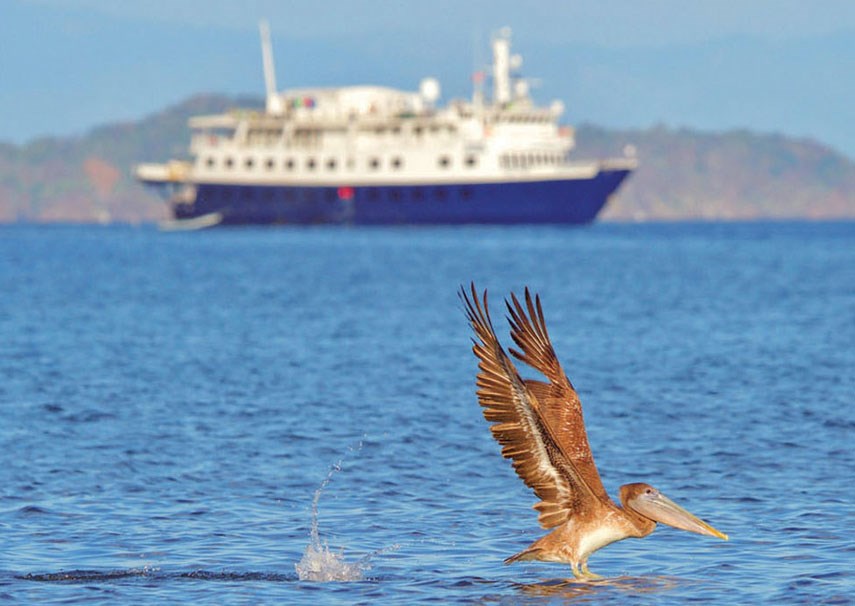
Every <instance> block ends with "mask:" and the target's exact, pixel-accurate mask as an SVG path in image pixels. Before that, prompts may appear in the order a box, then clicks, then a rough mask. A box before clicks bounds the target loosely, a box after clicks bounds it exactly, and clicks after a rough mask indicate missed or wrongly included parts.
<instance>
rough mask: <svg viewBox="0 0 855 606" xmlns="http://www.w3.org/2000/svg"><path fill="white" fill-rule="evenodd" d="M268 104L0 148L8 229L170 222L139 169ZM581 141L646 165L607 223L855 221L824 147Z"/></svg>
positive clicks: (689, 135) (1, 204)
mask: <svg viewBox="0 0 855 606" xmlns="http://www.w3.org/2000/svg"><path fill="white" fill-rule="evenodd" d="M260 105H261V103H260V101H259V100H257V99H234V98H230V97H224V96H218V95H200V96H196V97H193V98H191V99H188V100H187V101H185V102H183V103H181V104H180V105H177V106H174V107H170V108H167V109H166V110H164V111H163V112H161V113H158V114H155V115H152V116H148V117H146V118H144V119H143V120H141V121H139V122H133V123H125V124H114V125H109V126H104V127H101V128H97V129H95V130H93V131H91V132H89V133H87V134H86V135H84V136H81V137H74V138H61V139H60V138H48V139H39V140H36V141H33V142H31V143H28V144H26V145H22V146H14V145H8V144H0V222H15V221H36V222H110V221H118V222H128V223H140V222H150V221H157V220H160V219H163V218H166V207H165V204H164V203H163V202H162V201H161V200H160V199H159V198H157V197H156V196H154V195H153V194H151V193H150V192H148V191H147V190H145V189H144V188H142V187H141V186H140V185H139V184H137V183H136V182H135V181H134V180H133V178H132V175H131V168H132V166H133V165H134V164H135V163H137V162H144V161H164V160H167V159H169V158H174V157H183V156H185V155H186V153H187V152H186V149H187V143H188V140H189V133H188V131H187V127H186V124H187V118H188V117H189V116H191V115H196V114H205V113H217V112H221V111H224V110H226V109H228V108H230V107H235V106H255V107H259V106H260ZM577 143H578V149H577V152H576V155H577V156H578V157H580V158H582V157H607V156H612V155H615V154H621V153H622V150H623V148H624V146H625V145H627V144H632V145H633V146H635V148H636V150H637V156H638V158H639V162H640V166H639V169H638V171H637V172H636V173H635V174H634V175H633V176H632V177H631V178H630V179H629V180H628V181H627V183H626V184H625V185H624V186H623V187H622V188H621V190H620V191H619V194H618V195H617V196H616V197H615V198H614V199H613V200H612V201H611V202H610V203H609V205H608V206H607V207H606V210H605V211H604V212H603V214H602V218H603V219H605V220H609V219H611V220H621V221H624V220H630V221H638V220H692V219H708V220H739V219H761V218H762V219H788V218H808V219H835V218H849V219H851V218H855V163H853V161H852V160H850V159H849V158H847V157H846V156H844V155H842V154H840V153H837V152H835V151H834V150H832V149H829V148H828V147H825V146H823V145H822V144H819V143H816V142H813V141H807V140H796V139H791V138H787V137H784V136H781V135H761V134H755V133H751V132H748V131H732V132H726V133H704V132H696V131H691V130H686V129H680V130H674V129H669V128H667V127H656V128H652V129H646V130H631V131H615V130H606V129H602V128H598V127H595V126H589V125H582V126H581V127H579V128H578V129H577Z"/></svg>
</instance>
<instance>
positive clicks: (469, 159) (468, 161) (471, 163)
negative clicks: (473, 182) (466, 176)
mask: <svg viewBox="0 0 855 606" xmlns="http://www.w3.org/2000/svg"><path fill="white" fill-rule="evenodd" d="M476 164H478V159H477V158H476V157H475V156H466V166H468V167H469V168H472V167H474V166H475V165H476Z"/></svg>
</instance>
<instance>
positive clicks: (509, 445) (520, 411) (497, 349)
mask: <svg viewBox="0 0 855 606" xmlns="http://www.w3.org/2000/svg"><path fill="white" fill-rule="evenodd" d="M471 291H472V292H471V295H472V296H471V299H470V297H469V296H468V295H467V293H466V291H465V290H464V289H463V288H461V289H460V296H461V299H462V300H463V302H464V304H465V306H466V315H467V316H468V318H469V322H470V324H471V325H472V329H473V330H474V331H475V336H476V338H475V339H473V343H474V347H473V348H472V349H473V351H474V352H475V355H476V356H477V357H478V360H479V363H478V368H479V371H480V372H479V373H478V377H477V386H478V401H479V403H480V404H481V406H482V407H483V408H484V417H485V418H486V419H487V421H489V422H491V423H493V425H491V426H490V431H491V432H492V433H493V437H495V438H496V440H497V441H498V442H499V444H501V445H502V455H503V456H505V457H506V458H509V459H512V460H513V467H514V470H515V471H516V472H517V475H519V477H520V478H521V479H522V480H523V482H525V484H526V486H528V487H529V488H531V489H532V490H534V493H535V495H537V497H538V498H539V499H540V502H539V503H537V504H536V505H535V506H534V508H535V509H537V510H538V511H539V512H540V516H539V517H538V520H539V522H540V524H541V526H543V527H544V528H552V527H553V526H557V525H559V524H562V523H563V522H565V521H567V520H568V519H570V518H571V517H572V516H573V514H574V513H576V512H577V511H580V510H581V509H582V508H584V507H585V506H586V505H588V504H589V503H591V502H592V501H598V500H599V499H598V497H597V496H596V495H595V494H594V492H593V491H592V490H591V488H590V487H589V486H588V485H587V483H586V482H585V480H584V478H583V477H582V476H581V475H580V474H579V472H578V470H577V469H576V468H575V466H574V465H573V463H572V461H570V460H569V459H568V458H567V456H566V455H565V454H564V452H563V451H562V449H561V448H560V447H559V445H558V443H557V440H556V437H555V435H554V432H553V430H552V429H551V427H550V423H548V422H546V419H545V417H544V416H543V415H542V409H543V406H542V404H541V403H540V401H539V398H538V396H537V395H536V394H535V393H534V392H533V391H532V390H531V389H530V388H529V387H528V385H527V384H526V382H525V381H524V380H523V379H522V378H521V377H520V376H519V373H518V372H517V370H516V368H515V367H514V364H513V362H512V361H511V359H510V358H509V357H508V355H507V354H506V353H505V352H504V350H503V349H502V346H501V345H500V344H499V341H498V339H497V338H496V333H495V331H494V330H493V324H492V321H491V320H490V314H489V310H488V307H487V292H486V291H485V292H484V295H483V303H482V300H481V299H480V298H479V297H478V293H477V291H476V290H475V285H474V284H473V285H472V286H471ZM536 389H539V388H536Z"/></svg>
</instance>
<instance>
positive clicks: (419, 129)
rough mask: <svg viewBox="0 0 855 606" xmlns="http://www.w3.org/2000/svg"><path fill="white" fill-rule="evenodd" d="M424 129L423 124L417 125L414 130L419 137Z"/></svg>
mask: <svg viewBox="0 0 855 606" xmlns="http://www.w3.org/2000/svg"><path fill="white" fill-rule="evenodd" d="M423 130H424V129H423V128H422V127H421V126H417V127H415V128H414V129H413V132H414V133H415V134H416V136H417V137H421V136H422V131H423Z"/></svg>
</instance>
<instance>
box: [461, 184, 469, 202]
mask: <svg viewBox="0 0 855 606" xmlns="http://www.w3.org/2000/svg"><path fill="white" fill-rule="evenodd" d="M460 196H461V197H462V198H463V199H464V200H470V199H472V189H471V188H469V187H464V188H463V190H462V191H461V192H460Z"/></svg>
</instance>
